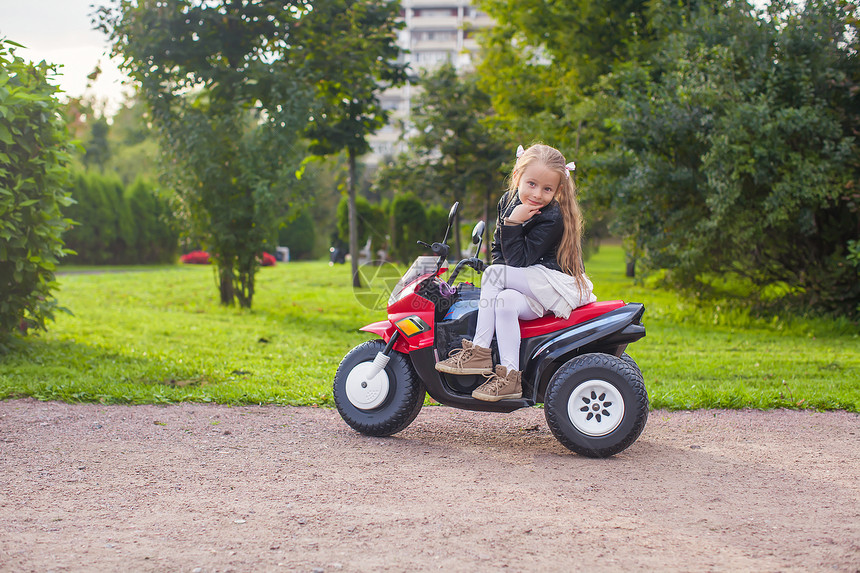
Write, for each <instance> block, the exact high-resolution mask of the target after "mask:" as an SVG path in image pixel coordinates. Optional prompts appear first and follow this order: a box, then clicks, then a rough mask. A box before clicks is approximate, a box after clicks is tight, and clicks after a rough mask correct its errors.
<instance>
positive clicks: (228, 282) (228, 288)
mask: <svg viewBox="0 0 860 573" xmlns="http://www.w3.org/2000/svg"><path fill="white" fill-rule="evenodd" d="M218 283H219V284H218V287H219V291H220V292H221V304H223V305H224V306H232V305H233V300H234V298H235V291H234V289H233V268H232V267H231V266H229V265H226V264H221V265H220V266H219V267H218Z"/></svg>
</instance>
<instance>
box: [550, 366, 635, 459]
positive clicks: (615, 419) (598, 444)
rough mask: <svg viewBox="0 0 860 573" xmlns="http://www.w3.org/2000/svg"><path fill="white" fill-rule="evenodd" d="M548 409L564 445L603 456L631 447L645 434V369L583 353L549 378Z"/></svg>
mask: <svg viewBox="0 0 860 573" xmlns="http://www.w3.org/2000/svg"><path fill="white" fill-rule="evenodd" d="M631 361H632V359H631ZM544 414H545V415H546V421H547V424H548V425H549V428H550V430H551V431H552V433H553V435H555V437H556V439H558V441H559V442H561V443H562V444H563V445H564V446H565V447H566V448H568V449H569V450H572V451H574V452H576V453H578V454H581V455H583V456H588V457H591V458H605V457H609V456H612V455H615V454H617V453H619V452H621V451H623V450H625V449H627V448H628V447H629V446H630V445H631V444H633V442H635V441H636V439H637V438H638V437H639V435H640V434H641V433H642V430H643V429H644V428H645V423H646V422H647V421H648V393H647V391H646V390H645V383H644V381H643V380H642V374H641V373H640V372H639V369H638V368H634V367H633V365H631V364H630V362H629V361H627V360H624V359H623V358H618V357H616V356H612V355H610V354H600V353H594V354H583V355H581V356H577V357H576V358H574V359H572V360H570V361H568V362H566V363H565V364H564V365H563V366H562V367H561V368H559V369H558V371H556V373H555V374H554V375H553V377H552V379H551V380H550V381H549V385H548V386H547V390H546V398H545V402H544Z"/></svg>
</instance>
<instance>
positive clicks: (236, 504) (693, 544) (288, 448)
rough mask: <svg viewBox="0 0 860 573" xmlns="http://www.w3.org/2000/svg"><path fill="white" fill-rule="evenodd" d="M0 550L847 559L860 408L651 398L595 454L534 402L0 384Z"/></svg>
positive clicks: (357, 565) (365, 567)
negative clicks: (317, 400)
mask: <svg viewBox="0 0 860 573" xmlns="http://www.w3.org/2000/svg"><path fill="white" fill-rule="evenodd" d="M0 516H2V517H0V570H2V571H188V572H201V573H202V572H214V571H237V572H241V571H308V572H310V571H325V572H329V571H410V572H411V571H429V570H434V571H435V570H443V571H574V570H586V571H619V570H627V571H630V570H654V571H657V570H659V571H756V572H760V571H849V572H852V573H856V572H858V571H860V416H858V415H856V414H849V413H846V412H826V413H818V412H809V411H772V412H759V411H722V410H720V411H695V412H664V411H654V412H652V413H651V416H650V418H649V421H648V425H647V426H646V428H645V432H644V433H643V435H642V437H640V438H639V441H638V442H636V443H635V444H634V445H633V446H632V447H631V448H630V449H628V450H627V451H625V452H623V453H622V454H620V455H618V456H616V457H614V458H611V459H606V460H593V459H588V458H584V457H581V456H577V455H575V454H572V453H571V452H569V451H567V450H566V449H564V448H563V447H562V446H561V445H560V444H559V443H558V442H556V440H555V439H554V438H553V437H552V435H551V434H550V432H549V430H548V429H547V427H546V423H545V422H544V419H543V412H542V411H541V410H538V409H527V410H524V411H518V412H515V413H513V414H482V413H473V412H464V411H459V410H453V409H450V408H443V407H427V408H424V410H423V411H422V412H421V414H420V415H419V416H418V419H417V420H416V421H415V422H413V424H412V425H411V426H410V427H409V428H407V429H406V430H405V431H403V432H401V433H400V434H398V435H397V436H395V437H392V438H385V439H381V438H368V437H365V436H361V435H359V434H356V433H355V432H353V431H352V430H351V429H350V428H349V427H347V426H346V425H345V424H344V423H343V422H342V421H341V420H340V418H339V416H338V414H337V412H336V411H333V410H326V409H315V408H286V407H234V408H231V407H225V406H215V405H202V404H183V405H172V406H132V407H126V406H101V405H93V404H84V405H68V404H61V403H51V402H47V403H45V402H36V401H32V400H7V401H3V402H0Z"/></svg>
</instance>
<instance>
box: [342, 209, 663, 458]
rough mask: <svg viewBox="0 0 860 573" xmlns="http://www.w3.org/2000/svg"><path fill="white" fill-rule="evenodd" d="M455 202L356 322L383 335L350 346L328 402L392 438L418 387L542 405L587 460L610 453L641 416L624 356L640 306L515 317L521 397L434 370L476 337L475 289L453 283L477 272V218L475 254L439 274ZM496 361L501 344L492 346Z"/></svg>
mask: <svg viewBox="0 0 860 573" xmlns="http://www.w3.org/2000/svg"><path fill="white" fill-rule="evenodd" d="M457 208H458V204H457V203H455V204H454V205H453V207H451V211H450V213H449V216H448V229H447V230H446V232H445V238H444V239H443V240H442V242H441V243H433V244H432V245H428V244H426V243H422V244H423V245H424V246H425V247H427V248H428V249H430V250H431V251H432V253H433V255H432V256H420V257H418V258H417V259H416V260H415V262H414V263H413V264H412V266H411V267H410V268H409V270H408V271H406V274H404V275H403V277H402V278H401V279H400V281H399V282H398V283H397V285H396V286H395V288H394V289H393V290H392V292H391V296H390V298H389V300H388V319H387V320H383V321H380V322H375V323H373V324H368V325H367V326H365V327H363V328H361V330H364V331H367V332H372V333H374V334H377V335H379V336H380V337H381V340H379V339H377V340H370V341H368V342H365V343H363V344H360V345H358V346H356V347H355V348H353V349H352V350H351V351H350V352H349V353H348V354H347V355H346V356H345V357H344V358H343V360H342V361H341V363H340V365H339V366H338V369H337V373H336V374H335V378H334V401H335V404H336V406H337V409H338V411H339V412H340V415H341V417H342V418H343V419H344V421H345V422H346V423H347V424H349V425H350V426H351V427H352V428H354V429H355V430H357V431H358V432H361V433H362V434H367V435H369V436H389V435H391V434H395V433H397V432H399V431H401V430H403V429H404V428H406V427H407V426H408V425H409V424H410V423H411V422H412V421H413V420H414V419H415V417H416V416H417V415H418V412H419V411H420V410H421V407H422V405H423V404H424V394H425V391H426V392H427V393H429V394H430V396H432V397H433V399H434V400H436V401H437V402H439V403H440V404H444V405H446V406H452V407H454V408H461V409H465V410H479V411H485V412H512V411H514V410H517V409H519V408H526V407H530V406H534V405H535V404H538V403H543V404H544V413H545V415H546V420H547V424H548V426H549V428H550V430H551V431H552V433H553V435H555V437H556V438H557V439H558V440H559V441H560V442H561V443H562V444H563V445H564V446H565V447H567V448H568V449H570V450H572V451H574V452H576V453H578V454H582V455H585V456H589V457H596V458H602V457H608V456H611V455H614V454H617V453H618V452H621V451H622V450H624V449H626V448H627V447H629V446H630V445H631V444H632V443H633V442H635V441H636V439H637V438H638V437H639V435H640V434H641V433H642V430H643V428H644V427H645V423H646V421H647V419H648V394H647V392H646V390H645V384H644V382H643V379H642V373H641V371H640V370H639V367H638V366H637V365H636V363H635V362H634V361H633V359H632V358H631V357H630V356H628V355H627V354H626V353H625V350H626V348H627V345H628V344H630V343H632V342H635V341H637V340H639V339H640V338H642V337H643V336H645V327H644V326H643V325H642V324H641V318H642V315H643V313H644V312H645V307H644V306H643V305H641V304H638V303H628V304H625V303H624V302H622V301H620V300H615V301H605V302H595V303H591V304H588V305H585V306H582V307H580V308H577V309H575V310H574V311H573V312H572V313H571V315H570V317H569V318H568V319H566V320H562V319H559V318H556V317H554V316H552V315H550V316H544V317H542V318H539V319H537V320H530V321H521V322H520V331H521V334H522V342H521V345H520V364H521V365H522V373H523V374H522V383H523V397H522V398H520V399H517V400H500V401H498V402H485V401H482V400H477V399H475V398H472V396H471V393H472V390H474V389H475V388H477V387H478V386H480V385H481V384H482V383H483V382H484V381H485V380H484V377H483V376H480V375H467V376H455V375H451V374H445V373H441V372H437V371H436V369H435V365H436V362H437V361H438V360H442V359H444V358H446V357H447V356H448V352H449V351H450V350H452V349H455V348H460V347H461V345H462V342H461V341H462V340H463V338H469V339H471V337H472V336H473V335H474V332H475V325H476V322H477V314H478V303H479V300H480V289H478V288H476V287H475V286H473V285H471V284H469V283H464V282H461V283H459V284H458V285H456V287H455V286H454V279H455V278H456V277H457V275H458V274H459V272H460V270H462V268H463V267H465V266H469V267H471V268H473V269H475V270H476V271H477V272H481V271H483V268H484V263H483V262H482V261H481V260H480V259H478V258H477V253H479V252H480V245H481V236H482V235H483V230H484V222H483V221H481V222H479V223H478V224H477V225H476V226H475V230H474V231H473V233H472V241H473V243H474V244H476V245H477V249H476V255H475V256H473V257H471V258H468V259H463V260H461V261H459V262H458V263H457V266H456V267H455V269H454V271H453V272H452V273H451V276H450V277H449V278H448V280H447V281H443V280H442V279H441V278H440V275H442V274H443V273H444V272H446V271H447V270H448V269H447V267H446V266H445V263H446V260H447V257H448V254H449V248H448V245H447V244H446V242H447V239H448V234H449V233H450V231H451V224H452V222H453V220H454V215H455V214H456V212H457ZM492 351H493V359H494V363H498V358H499V357H498V348H497V346H496V342H495V339H494V340H493V344H492Z"/></svg>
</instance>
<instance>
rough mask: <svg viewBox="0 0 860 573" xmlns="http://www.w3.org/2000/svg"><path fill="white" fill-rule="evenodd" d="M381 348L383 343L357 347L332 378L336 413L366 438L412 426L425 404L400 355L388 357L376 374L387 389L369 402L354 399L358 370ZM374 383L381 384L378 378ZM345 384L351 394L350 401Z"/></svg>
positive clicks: (418, 384)
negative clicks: (384, 380) (382, 368)
mask: <svg viewBox="0 0 860 573" xmlns="http://www.w3.org/2000/svg"><path fill="white" fill-rule="evenodd" d="M383 348H385V343H384V342H383V341H381V340H370V341H368V342H365V343H363V344H359V345H358V346H356V347H355V348H353V349H352V350H350V351H349V353H348V354H347V355H346V356H344V358H343V360H341V362H340V366H338V367H337V373H336V374H335V376H334V392H333V394H334V403H335V405H336V406H337V411H338V412H340V416H341V418H343V420H344V421H345V422H346V423H347V424H349V425H350V427H352V428H353V429H355V430H356V431H358V432H361V433H362V434H366V435H368V436H390V435H392V434H396V433H397V432H399V431H401V430H403V429H404V428H406V426H408V425H409V424H411V423H412V420H414V419H415V417H416V416H417V415H418V412H420V411H421V406H423V405H424V394H425V390H424V385H423V384H422V383H421V380H420V379H419V378H418V375H417V374H416V373H415V369H414V368H413V367H412V362H411V361H410V360H409V358H408V357H407V356H405V355H403V354H401V353H399V352H392V353H391V354H390V360H389V362H388V365H387V366H386V367H385V369H384V370H383V371H382V372H380V374H379V376H383V377H385V378H386V383H387V387H384V388H379V390H380V391H379V394H378V397H373V394H369V396H371V398H372V399H368V398H367V396H366V395H362V396H359V397H358V398H356V397H355V392H356V391H357V387H356V383H357V382H356V381H357V380H358V379H360V372H361V369H364V368H367V367H368V365H369V363H371V362H373V359H374V358H375V357H376V355H377V353H379V352H381V351H382V349H383ZM357 369H358V370H357ZM353 372H354V374H353V378H352V379H350V373H353ZM373 380H374V381H376V382H377V383H378V384H382V383H380V382H379V381H380V380H382V379H381V378H379V377H374V378H373ZM347 384H349V385H350V386H349V388H350V390H351V391H352V392H353V397H352V399H351V398H350V392H348V391H347ZM359 392H360V390H359Z"/></svg>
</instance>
